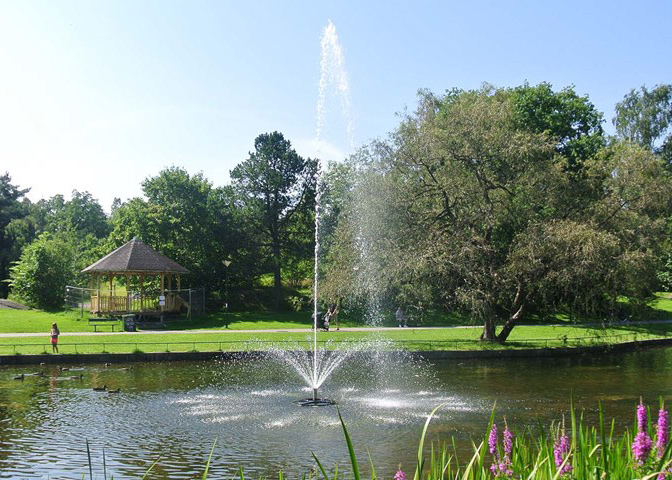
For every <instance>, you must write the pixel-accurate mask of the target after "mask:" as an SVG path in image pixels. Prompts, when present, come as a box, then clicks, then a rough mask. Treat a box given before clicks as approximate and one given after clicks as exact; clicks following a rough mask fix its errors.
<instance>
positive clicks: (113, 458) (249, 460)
mask: <svg viewBox="0 0 672 480" xmlns="http://www.w3.org/2000/svg"><path fill="white" fill-rule="evenodd" d="M376 364H377V365H378V364H380V365H378V366H377V367H376V368H372V367H371V365H370V364H369V365H367V364H365V363H362V362H352V363H350V364H347V365H345V366H344V367H343V368H342V369H341V370H339V371H338V372H335V373H334V375H333V377H331V378H330V380H329V382H327V383H326V384H325V386H324V391H323V392H321V394H323V395H325V396H327V397H329V398H332V399H334V400H336V401H337V402H338V409H340V411H341V413H342V415H343V417H344V419H345V421H346V423H347V425H348V428H349V430H350V433H351V435H352V439H353V442H354V443H355V445H356V447H357V453H358V456H359V458H360V459H361V460H362V463H363V464H366V463H368V460H367V449H368V450H369V451H370V452H371V457H372V458H373V459H374V461H375V463H376V466H377V471H378V473H379V475H381V476H382V475H388V474H389V475H391V474H392V473H393V471H394V469H395V468H396V466H397V465H398V464H399V463H400V462H401V463H403V464H404V465H406V466H407V468H408V469H412V465H413V464H414V456H415V448H416V446H417V440H418V435H419V433H420V430H421V428H422V425H423V423H424V419H425V417H426V415H427V413H428V412H429V411H431V410H432V408H433V407H435V406H436V405H438V404H439V403H447V406H446V408H444V409H442V411H441V412H440V413H439V415H438V418H437V420H436V421H434V422H433V423H432V426H431V431H430V437H431V438H437V437H438V438H440V439H446V440H447V439H448V438H449V437H450V436H454V437H455V438H456V440H457V441H458V442H459V443H461V444H462V445H464V447H465V448H467V446H468V444H469V439H470V436H471V435H474V434H476V435H482V434H483V433H484V429H485V428H486V423H487V419H488V415H489V412H490V409H491V408H492V405H493V403H494V402H495V401H497V408H498V415H501V416H504V415H505V416H506V417H507V420H508V422H509V424H510V425H513V426H515V427H518V428H520V427H522V426H534V425H535V424H536V423H537V421H538V420H539V421H541V423H542V425H548V423H550V422H551V421H552V420H557V419H559V418H560V417H561V416H562V414H563V413H565V414H566V413H568V403H569V398H570V395H573V396H574V399H575V403H576V404H577V405H578V407H579V408H584V409H586V415H587V417H588V421H589V422H595V421H596V416H597V403H598V401H600V402H602V403H603V405H604V407H605V410H606V412H607V415H608V416H609V417H611V416H614V417H616V420H617V426H618V427H619V430H622V428H624V427H626V426H630V425H632V419H633V412H634V405H635V403H636V402H637V401H638V399H639V397H640V396H642V397H643V398H644V401H645V402H647V403H649V404H650V405H656V404H657V402H658V398H659V396H663V397H664V398H665V399H666V400H667V401H668V402H672V349H670V348H667V349H658V350H651V351H645V352H638V353H632V354H626V355H608V356H596V357H577V358H564V359H541V360H540V359H530V360H518V359H516V360H499V361H462V360H461V361H459V362H456V361H443V362H436V363H434V364H432V365H427V364H424V365H423V364H419V365H418V364H415V365H407V364H406V361H404V365H400V364H398V363H396V364H395V363H394V362H393V361H391V360H389V359H387V360H385V359H382V360H381V359H379V360H377V363H376ZM385 365H387V366H388V367H389V368H385ZM42 368H43V369H44V376H32V375H31V376H26V377H25V379H24V380H23V381H20V380H14V376H16V375H19V374H21V373H35V372H36V371H37V370H38V369H39V367H34V368H32V369H31V368H28V367H23V368H16V367H14V368H9V367H3V368H0V478H46V477H47V476H49V478H52V479H53V478H59V477H61V478H73V477H81V475H82V474H84V473H85V472H87V471H88V463H87V455H86V440H88V441H89V443H90V446H91V451H92V456H93V463H94V475H98V477H99V478H102V474H103V452H104V456H105V463H106V469H107V475H108V477H109V476H111V475H114V476H115V477H117V478H120V477H122V478H123V477H134V476H135V477H138V476H142V475H143V474H144V472H145V471H146V470H147V468H149V466H150V465H151V464H152V463H153V462H154V461H155V460H156V459H157V458H158V457H161V460H160V461H159V463H158V465H157V467H155V469H154V475H153V476H152V478H194V476H196V475H200V474H202V472H203V469H204V466H205V462H206V458H207V455H208V453H209V451H210V448H211V447H212V443H213V442H214V440H215V438H217V447H216V448H215V453H214V455H213V463H212V467H211V472H212V476H213V478H216V477H218V476H222V477H230V476H232V475H233V474H234V473H235V471H236V470H237V469H238V468H239V467H240V466H243V467H244V468H245V472H246V475H247V476H248V477H249V476H252V477H253V478H255V477H258V476H259V475H264V476H267V477H268V476H270V477H273V476H274V475H275V472H277V471H278V470H279V469H282V470H284V471H285V472H287V473H290V474H291V475H292V476H294V475H296V476H298V475H300V474H303V473H307V472H308V471H309V470H310V468H311V467H312V466H313V460H312V456H311V452H315V453H316V455H318V457H319V458H320V459H321V460H322V461H323V462H324V463H325V464H326V465H328V466H333V465H335V464H336V463H338V464H339V465H340V468H339V469H343V468H344V467H347V465H348V454H347V450H346V447H345V444H344V440H343V433H342V431H341V428H340V423H339V420H338V414H337V410H336V407H323V408H302V407H297V406H296V405H294V404H293V401H294V400H296V399H298V398H302V397H305V396H307V395H308V394H309V393H310V392H309V391H308V389H307V388H306V387H305V385H304V384H303V383H302V382H301V381H300V379H299V378H297V377H296V375H292V373H291V372H290V371H288V370H287V369H285V368H284V367H283V366H282V365H278V364H277V363H275V362H267V361H255V362H246V361H242V360H240V361H234V362H209V363H175V364H168V363H153V364H134V365H123V366H112V367H104V366H99V365H95V366H80V368H83V370H81V371H61V370H59V369H58V368H57V367H42ZM372 372H373V373H372ZM79 374H81V375H82V376H81V378H79V377H78V375H79ZM73 377H75V378H73ZM102 385H107V386H108V387H109V388H111V389H116V388H120V389H121V392H120V393H119V394H109V393H106V392H97V391H93V387H94V386H102ZM345 469H346V470H347V468H345Z"/></svg>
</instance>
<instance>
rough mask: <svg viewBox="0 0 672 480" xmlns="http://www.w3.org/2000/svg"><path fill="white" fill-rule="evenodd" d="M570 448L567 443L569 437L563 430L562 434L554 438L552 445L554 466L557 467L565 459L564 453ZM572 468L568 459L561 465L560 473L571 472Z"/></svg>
mask: <svg viewBox="0 0 672 480" xmlns="http://www.w3.org/2000/svg"><path fill="white" fill-rule="evenodd" d="M570 449H571V446H570V444H569V437H568V436H567V435H566V434H565V432H564V431H563V432H562V435H561V436H560V438H558V439H557V440H556V442H555V446H554V447H553V456H554V458H555V466H556V467H557V468H560V466H561V465H562V462H564V460H565V455H567V454H568V453H569V451H570ZM572 468H573V467H572V465H571V464H570V463H569V461H568V462H567V463H565V466H564V467H562V470H560V475H564V474H566V473H569V472H571V471H572Z"/></svg>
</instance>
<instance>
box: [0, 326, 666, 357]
mask: <svg viewBox="0 0 672 480" xmlns="http://www.w3.org/2000/svg"><path fill="white" fill-rule="evenodd" d="M479 332H480V331H479V329H477V328H438V329H427V330H415V329H401V328H400V329H392V330H382V331H370V330H360V331H347V332H346V331H340V332H335V331H330V332H320V333H319V334H318V342H319V344H320V347H321V348H331V349H334V348H347V346H348V345H347V344H348V343H349V342H361V341H367V340H370V341H373V340H375V341H382V342H378V343H377V344H376V348H377V349H385V348H389V349H403V350H412V351H418V350H439V351H440V350H510V349H522V348H545V347H563V346H564V347H577V346H591V345H605V344H614V343H621V342H627V341H642V340H650V339H658V338H669V337H670V336H672V324H667V323H666V324H646V325H640V326H629V327H618V328H606V329H602V328H596V327H570V326H520V327H517V328H516V329H514V331H513V333H512V335H511V337H510V339H509V341H508V342H507V343H505V344H504V345H500V344H490V343H483V342H480V341H479V340H478V335H479ZM269 348H288V349H296V348H306V349H309V348H312V335H311V334H310V333H307V332H291V331H287V332H250V333H245V332H236V331H229V332H222V331H211V332H199V333H154V334H125V333H115V334H101V335H76V334H67V335H61V338H60V342H59V351H60V353H62V354H68V353H105V352H107V353H133V352H136V351H139V352H145V353H153V352H187V351H200V352H213V351H220V350H221V351H250V350H265V349H269ZM49 352H51V345H50V344H49V337H48V335H46V334H45V336H40V337H2V338H0V355H11V354H24V355H25V354H40V353H49Z"/></svg>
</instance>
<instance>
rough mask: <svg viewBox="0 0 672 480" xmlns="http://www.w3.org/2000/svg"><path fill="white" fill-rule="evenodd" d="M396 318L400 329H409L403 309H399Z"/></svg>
mask: <svg viewBox="0 0 672 480" xmlns="http://www.w3.org/2000/svg"><path fill="white" fill-rule="evenodd" d="M395 316H396V317H397V324H398V325H399V328H401V327H408V325H407V323H406V322H407V320H406V315H404V311H403V310H402V309H401V307H399V308H397V313H395Z"/></svg>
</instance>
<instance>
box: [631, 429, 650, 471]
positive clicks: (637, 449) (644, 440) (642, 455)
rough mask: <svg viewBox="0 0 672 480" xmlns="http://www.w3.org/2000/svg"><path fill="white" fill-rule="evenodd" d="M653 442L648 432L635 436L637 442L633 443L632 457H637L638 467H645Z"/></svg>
mask: <svg viewBox="0 0 672 480" xmlns="http://www.w3.org/2000/svg"><path fill="white" fill-rule="evenodd" d="M652 447H653V441H652V440H651V437H649V435H648V434H647V433H646V432H639V433H638V434H637V435H636V436H635V441H634V442H632V455H633V456H634V457H635V460H636V461H637V464H638V465H640V466H641V465H644V462H646V459H647V458H648V456H649V453H651V448H652Z"/></svg>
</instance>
